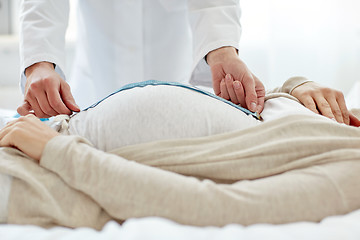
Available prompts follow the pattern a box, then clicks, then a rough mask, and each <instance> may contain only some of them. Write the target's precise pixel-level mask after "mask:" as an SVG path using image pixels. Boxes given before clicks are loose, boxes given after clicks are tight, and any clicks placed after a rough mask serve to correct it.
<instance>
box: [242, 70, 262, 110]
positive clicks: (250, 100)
mask: <svg viewBox="0 0 360 240" xmlns="http://www.w3.org/2000/svg"><path fill="white" fill-rule="evenodd" d="M241 83H242V85H243V87H244V91H245V102H246V106H247V108H248V109H249V110H250V111H252V112H255V111H256V109H257V104H258V103H257V94H256V91H255V79H254V78H253V76H252V74H251V73H250V71H248V72H246V73H245V74H244V75H243V78H242V79H241Z"/></svg>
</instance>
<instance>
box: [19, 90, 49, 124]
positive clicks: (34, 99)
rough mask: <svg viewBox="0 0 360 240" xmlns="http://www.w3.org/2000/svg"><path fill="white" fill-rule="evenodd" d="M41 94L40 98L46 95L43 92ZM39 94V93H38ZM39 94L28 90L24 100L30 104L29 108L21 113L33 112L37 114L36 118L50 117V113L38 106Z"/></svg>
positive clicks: (44, 97)
mask: <svg viewBox="0 0 360 240" xmlns="http://www.w3.org/2000/svg"><path fill="white" fill-rule="evenodd" d="M41 94H42V95H43V96H42V97H41V98H40V99H46V95H45V93H44V92H42V93H41ZM39 95H40V94H39ZM38 99H39V96H35V95H34V93H33V92H28V93H27V94H26V96H25V102H27V103H28V104H29V105H30V108H28V109H29V111H28V112H25V113H24V114H23V116H24V115H27V114H31V113H34V114H35V116H37V117H38V118H48V117H50V115H48V114H46V113H45V112H44V111H43V110H42V109H41V107H40V104H39V100H38ZM46 101H47V100H46ZM20 115H21V114H20Z"/></svg>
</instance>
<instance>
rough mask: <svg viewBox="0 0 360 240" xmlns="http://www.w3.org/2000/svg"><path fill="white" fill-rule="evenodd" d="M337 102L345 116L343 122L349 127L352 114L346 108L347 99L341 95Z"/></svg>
mask: <svg viewBox="0 0 360 240" xmlns="http://www.w3.org/2000/svg"><path fill="white" fill-rule="evenodd" d="M336 101H337V103H338V105H339V108H340V111H341V114H342V116H343V121H344V123H345V124H347V125H349V124H350V112H349V110H348V109H347V107H346V103H345V98H344V95H343V94H342V93H341V94H340V95H339V96H338V97H337V98H336Z"/></svg>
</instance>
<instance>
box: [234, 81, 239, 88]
mask: <svg viewBox="0 0 360 240" xmlns="http://www.w3.org/2000/svg"><path fill="white" fill-rule="evenodd" d="M234 88H235V89H239V88H240V83H239V81H235V82H234Z"/></svg>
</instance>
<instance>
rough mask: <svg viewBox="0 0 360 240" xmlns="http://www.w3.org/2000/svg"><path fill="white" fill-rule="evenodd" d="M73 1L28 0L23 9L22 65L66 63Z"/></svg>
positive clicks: (21, 18) (21, 21) (23, 3)
mask: <svg viewBox="0 0 360 240" xmlns="http://www.w3.org/2000/svg"><path fill="white" fill-rule="evenodd" d="M68 18H69V1H66V0H38V1H27V0H24V1H23V2H22V5H21V12H20V56H21V62H20V63H21V69H22V70H25V69H26V68H27V67H29V66H31V65H33V64H34V63H37V62H42V61H48V62H53V63H56V64H57V65H59V66H60V67H63V66H64V62H65V54H64V48H65V32H66V28H67V24H68Z"/></svg>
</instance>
